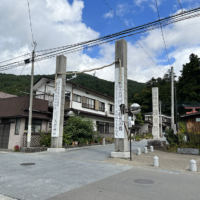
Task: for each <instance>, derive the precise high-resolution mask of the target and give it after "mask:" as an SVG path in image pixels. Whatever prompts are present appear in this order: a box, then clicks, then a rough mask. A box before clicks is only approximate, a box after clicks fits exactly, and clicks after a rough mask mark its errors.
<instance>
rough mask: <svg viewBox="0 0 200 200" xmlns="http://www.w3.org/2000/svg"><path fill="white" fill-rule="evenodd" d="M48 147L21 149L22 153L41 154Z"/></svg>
mask: <svg viewBox="0 0 200 200" xmlns="http://www.w3.org/2000/svg"><path fill="white" fill-rule="evenodd" d="M46 150H47V147H29V148H28V147H21V148H20V152H24V153H35V152H41V151H46Z"/></svg>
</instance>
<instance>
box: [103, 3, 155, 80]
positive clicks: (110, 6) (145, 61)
mask: <svg viewBox="0 0 200 200" xmlns="http://www.w3.org/2000/svg"><path fill="white" fill-rule="evenodd" d="M102 1H103V3H104V4H105V5H106V6H107V7H108V8H109V9H110V10H111V12H113V14H114V15H115V17H116V18H117V19H118V21H119V22H120V23H121V24H122V26H123V27H124V28H125V29H128V27H127V26H126V25H125V24H124V22H123V21H122V20H121V19H120V17H119V16H118V15H117V13H116V12H115V11H114V10H113V9H112V7H111V6H110V5H109V4H108V2H107V1H106V0H102ZM133 39H134V40H135V41H136V42H137V43H138V44H139V46H140V47H141V48H142V49H143V50H144V51H145V53H146V54H147V55H148V56H149V57H150V58H151V59H153V58H152V57H151V56H150V54H149V53H148V52H147V51H146V49H145V48H144V47H143V46H142V44H141V43H140V42H139V41H138V40H137V39H136V38H135V37H134V36H133ZM133 45H134V47H135V49H136V51H137V52H138V54H139V56H140V58H141V60H142V61H143V63H144V64H145V65H146V66H147V68H149V69H150V70H151V71H152V72H153V70H152V69H151V68H150V67H148V65H147V63H146V61H145V60H144V59H143V57H142V55H141V54H140V52H139V50H138V49H137V47H136V46H135V44H133ZM154 62H155V61H154ZM153 74H155V73H154V72H153ZM155 75H156V74H155ZM156 76H157V75H156Z"/></svg>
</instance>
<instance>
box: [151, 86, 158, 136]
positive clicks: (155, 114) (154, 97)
mask: <svg viewBox="0 0 200 200" xmlns="http://www.w3.org/2000/svg"><path fill="white" fill-rule="evenodd" d="M158 102H159V100H158V88H157V87H153V88H152V104H153V138H154V139H160V134H159V108H158Z"/></svg>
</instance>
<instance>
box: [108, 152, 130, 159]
mask: <svg viewBox="0 0 200 200" xmlns="http://www.w3.org/2000/svg"><path fill="white" fill-rule="evenodd" d="M111 157H112V158H130V152H111Z"/></svg>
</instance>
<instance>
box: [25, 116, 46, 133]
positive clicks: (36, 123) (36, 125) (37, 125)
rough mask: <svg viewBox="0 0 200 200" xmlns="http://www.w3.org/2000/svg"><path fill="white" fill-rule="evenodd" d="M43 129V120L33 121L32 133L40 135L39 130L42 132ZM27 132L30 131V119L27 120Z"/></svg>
mask: <svg viewBox="0 0 200 200" xmlns="http://www.w3.org/2000/svg"><path fill="white" fill-rule="evenodd" d="M41 128H42V120H40V119H33V120H32V130H31V131H32V132H33V133H38V132H39V130H41ZM24 131H25V132H27V131H28V118H26V122H25V130H24Z"/></svg>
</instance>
